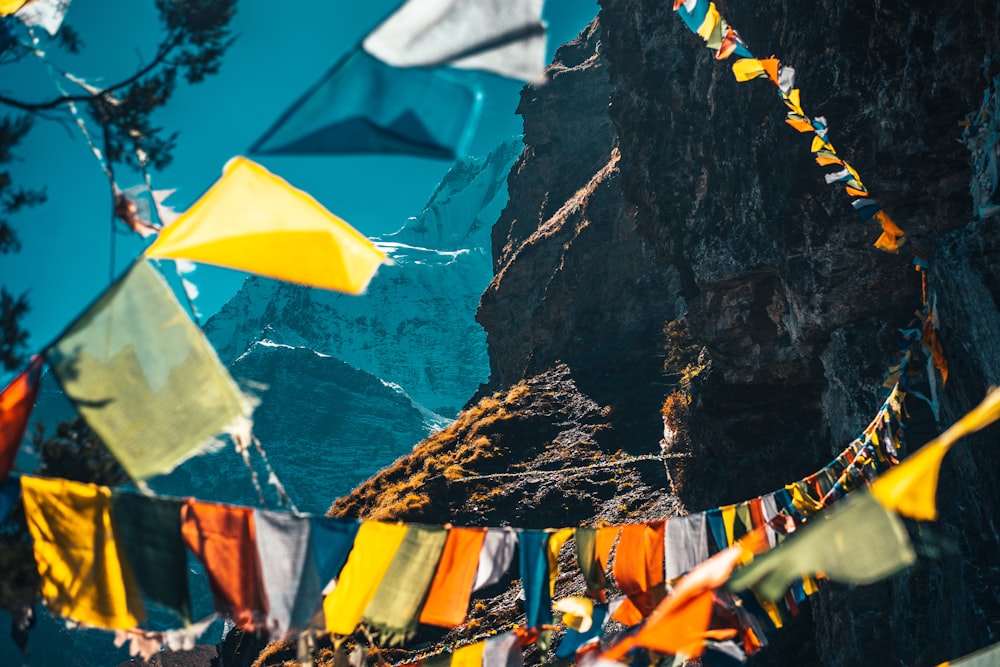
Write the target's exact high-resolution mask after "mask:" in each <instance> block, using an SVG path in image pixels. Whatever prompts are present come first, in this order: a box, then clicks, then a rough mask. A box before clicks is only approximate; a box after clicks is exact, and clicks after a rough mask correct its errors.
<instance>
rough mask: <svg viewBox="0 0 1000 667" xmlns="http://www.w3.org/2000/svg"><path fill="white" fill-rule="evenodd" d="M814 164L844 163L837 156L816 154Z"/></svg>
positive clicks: (826, 165) (822, 165)
mask: <svg viewBox="0 0 1000 667" xmlns="http://www.w3.org/2000/svg"><path fill="white" fill-rule="evenodd" d="M816 164H818V165H819V166H821V167H828V166H830V165H831V164H844V161H843V160H841V159H840V158H839V157H827V156H825V155H817V156H816Z"/></svg>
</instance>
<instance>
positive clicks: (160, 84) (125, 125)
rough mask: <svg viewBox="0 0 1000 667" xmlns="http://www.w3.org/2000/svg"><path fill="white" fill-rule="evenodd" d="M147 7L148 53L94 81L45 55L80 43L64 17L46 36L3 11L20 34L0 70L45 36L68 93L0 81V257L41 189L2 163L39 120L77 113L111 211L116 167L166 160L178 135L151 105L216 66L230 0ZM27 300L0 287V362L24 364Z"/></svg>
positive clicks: (142, 168)
mask: <svg viewBox="0 0 1000 667" xmlns="http://www.w3.org/2000/svg"><path fill="white" fill-rule="evenodd" d="M156 11H157V14H158V16H159V22H160V26H161V28H162V38H161V39H160V42H159V46H158V47H157V49H156V52H155V55H154V56H153V58H152V59H151V60H150V61H149V62H148V63H145V64H142V65H139V66H138V67H137V68H136V70H135V72H134V73H133V74H131V75H130V76H128V77H126V78H124V79H122V80H121V81H117V82H114V83H112V84H110V85H106V86H100V87H95V86H92V85H90V84H88V83H87V82H85V81H83V80H81V79H79V78H77V77H75V76H73V75H72V74H70V73H68V72H64V71H63V70H61V69H60V68H59V67H58V63H55V62H52V61H53V59H54V58H56V57H58V54H59V52H63V53H66V52H68V53H76V52H78V51H80V50H81V49H83V48H85V44H84V41H83V39H82V37H81V36H80V35H79V34H78V33H77V32H76V30H74V29H73V28H72V27H71V26H69V25H64V26H63V27H62V28H61V29H60V31H59V33H58V35H57V36H56V37H54V38H49V36H48V35H47V34H46V33H44V31H38V30H31V29H28V28H27V27H25V26H21V25H20V22H19V21H17V20H16V18H17V16H16V14H15V15H14V16H13V17H9V18H8V25H11V26H14V27H15V29H16V30H15V31H20V34H19V35H18V38H19V39H18V40H17V41H15V42H13V43H10V44H8V45H7V46H6V47H2V50H0V69H2V67H3V66H5V65H9V64H10V63H12V62H16V61H19V60H22V59H25V58H36V57H43V56H41V55H40V51H41V50H39V49H35V48H32V46H33V44H34V40H39V41H40V42H45V44H44V45H45V47H46V48H45V49H44V51H45V53H46V54H47V55H45V56H44V57H45V58H47V59H48V60H49V64H50V65H52V67H51V70H52V71H53V72H55V73H57V75H58V76H60V80H61V84H62V85H63V87H64V89H65V90H67V91H68V92H67V93H66V94H62V95H57V96H55V97H52V98H48V99H42V100H31V99H23V98H21V97H18V95H17V93H16V91H15V92H11V91H9V90H7V89H6V86H7V85H10V84H9V83H8V82H6V81H5V82H4V84H0V105H2V106H5V107H7V108H8V109H10V110H11V112H12V113H11V115H8V116H6V117H4V118H2V119H0V256H2V255H4V254H9V253H13V252H18V251H19V250H20V242H19V240H18V235H17V232H16V230H15V228H14V226H13V225H12V224H11V222H10V218H11V216H13V215H15V214H16V213H17V212H18V211H20V210H22V209H24V208H26V207H30V206H36V205H39V204H41V203H43V202H44V201H45V196H46V193H45V191H44V190H26V189H23V188H20V187H18V186H17V185H16V184H15V183H14V182H13V181H12V178H11V175H10V172H9V171H7V170H6V169H5V167H6V166H7V165H9V164H10V162H12V161H13V160H14V159H15V156H16V148H17V146H18V144H19V142H20V141H21V140H22V139H23V138H24V137H25V136H26V135H27V134H28V132H30V131H31V130H32V129H33V128H34V127H35V126H36V125H37V124H39V123H40V122H43V123H44V122H52V121H55V122H63V123H66V122H70V123H73V124H76V123H77V122H78V121H83V122H84V124H85V126H86V128H87V132H88V134H89V135H90V140H91V141H93V144H94V147H95V148H97V149H98V150H99V151H100V153H101V154H102V156H103V167H104V171H105V173H106V174H107V177H108V184H109V192H110V198H109V214H111V215H114V214H115V211H116V209H117V210H118V211H119V212H120V211H121V207H120V203H119V202H120V200H116V196H117V195H118V194H119V191H118V188H117V186H116V185H115V176H114V170H115V168H116V167H118V166H125V167H127V168H129V169H131V170H135V171H138V172H141V173H143V174H144V175H148V173H149V170H160V169H163V168H164V167H166V166H167V165H168V164H169V163H170V161H171V159H172V157H173V148H174V146H175V144H176V141H177V136H178V134H177V132H176V131H167V130H166V129H165V128H162V127H159V126H157V125H156V124H155V123H154V122H153V120H152V114H153V112H154V111H155V110H156V109H158V108H160V107H162V106H164V105H165V104H167V103H168V102H169V101H170V98H171V96H172V95H173V93H174V90H175V89H176V87H177V84H178V82H179V81H181V80H184V81H187V82H188V83H198V82H200V81H202V80H203V79H204V78H205V77H206V76H209V75H211V74H215V73H216V72H218V71H219V67H220V66H221V64H222V59H223V56H224V55H225V52H226V50H227V48H228V47H229V46H230V44H232V42H233V37H232V35H231V32H230V27H229V24H230V21H231V20H232V18H233V15H234V14H235V11H236V0H156ZM53 53H54V54H55V56H53V55H51V54H53ZM69 91H72V92H69ZM116 203H119V206H116ZM28 309H29V302H28V295H27V294H21V295H13V294H11V293H10V292H8V291H7V290H6V289H5V288H3V287H2V286H0V364H2V365H3V368H4V369H6V370H15V369H17V368H19V367H21V366H23V365H24V363H25V354H26V352H27V349H26V343H27V339H28V333H27V332H26V331H25V330H24V329H23V327H22V321H23V316H24V314H25V313H26V312H27V311H28Z"/></svg>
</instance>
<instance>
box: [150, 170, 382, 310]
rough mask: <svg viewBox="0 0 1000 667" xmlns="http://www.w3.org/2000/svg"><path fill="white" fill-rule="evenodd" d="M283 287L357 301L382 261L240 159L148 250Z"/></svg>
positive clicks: (312, 205)
mask: <svg viewBox="0 0 1000 667" xmlns="http://www.w3.org/2000/svg"><path fill="white" fill-rule="evenodd" d="M146 256H147V257H152V258H158V259H173V260H177V259H186V260H190V261H193V262H203V263H206V264H214V265H216V266H224V267H227V268H231V269H238V270H241V271H249V272H250V273H256V274H258V275H262V276H267V277H270V278H277V279H278V280H285V281H288V282H293V283H299V284H302V285H309V286H312V287H321V288H324V289H330V290H336V291H340V292H346V293H348V294H360V293H361V292H363V291H364V290H365V288H366V287H367V285H368V282H369V281H370V280H371V278H372V276H373V275H375V272H376V271H377V270H378V267H379V265H381V264H382V263H383V262H384V261H386V257H385V254H384V253H382V252H381V251H380V250H379V249H378V248H376V247H375V245H374V244H373V243H372V242H371V241H369V240H368V239H367V238H365V237H364V236H363V235H361V234H360V233H359V232H358V231H357V230H355V229H354V228H353V227H351V226H350V225H348V224H347V223H346V222H344V221H343V220H341V219H340V218H338V217H337V216H335V215H333V214H332V213H330V212H329V211H327V210H326V209H325V208H323V206H322V205H321V204H320V203H319V202H317V201H316V200H315V199H313V198H312V197H311V196H309V195H308V194H307V193H305V192H303V191H302V190H298V189H296V188H294V187H292V186H291V185H290V184H289V183H288V182H287V181H285V180H284V179H282V178H280V177H278V176H275V175H274V174H272V173H271V172H269V171H268V170H267V169H265V168H264V167H262V166H260V165H259V164H257V163H255V162H253V161H251V160H248V159H246V158H244V157H235V158H233V159H232V160H230V161H229V162H227V163H226V166H225V167H224V168H223V171H222V177H221V178H220V179H219V180H218V181H216V182H215V184H214V185H213V186H212V187H211V188H209V190H208V192H206V193H205V194H204V195H203V196H202V197H201V198H200V199H199V200H198V201H196V202H195V203H194V204H193V205H192V206H191V208H189V209H188V210H187V211H185V212H184V213H183V214H181V215H180V216H179V217H178V218H177V220H175V221H174V223H173V224H172V225H170V226H169V227H166V228H165V229H164V230H163V231H162V232H161V233H160V236H159V238H157V240H156V241H155V242H153V244H152V245H150V246H149V247H148V248H147V249H146Z"/></svg>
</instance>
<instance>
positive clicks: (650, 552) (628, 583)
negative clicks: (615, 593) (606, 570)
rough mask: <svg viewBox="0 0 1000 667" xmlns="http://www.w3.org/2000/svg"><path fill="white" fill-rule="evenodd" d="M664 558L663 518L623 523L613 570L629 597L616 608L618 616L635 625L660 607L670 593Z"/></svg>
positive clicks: (616, 618)
mask: <svg viewBox="0 0 1000 667" xmlns="http://www.w3.org/2000/svg"><path fill="white" fill-rule="evenodd" d="M663 560H664V522H663V521H651V522H649V523H645V524H629V525H626V526H623V527H622V535H621V538H620V539H619V540H618V549H617V550H616V551H615V562H614V565H613V566H612V571H613V573H614V575H615V581H617V582H618V588H620V589H621V591H622V593H624V594H625V595H626V596H628V599H627V600H625V601H623V602H622V604H621V605H619V607H618V609H617V610H616V611H615V613H614V615H613V616H614V618H615V620H617V621H620V622H622V623H624V624H626V625H635V624H636V623H638V622H639V621H641V620H642V619H643V618H645V617H646V616H648V615H649V613H650V612H651V611H653V609H655V608H656V605H657V604H659V603H660V600H662V599H663V597H664V595H665V594H666V583H665V581H664V574H665V572H666V568H665V566H664V562H663Z"/></svg>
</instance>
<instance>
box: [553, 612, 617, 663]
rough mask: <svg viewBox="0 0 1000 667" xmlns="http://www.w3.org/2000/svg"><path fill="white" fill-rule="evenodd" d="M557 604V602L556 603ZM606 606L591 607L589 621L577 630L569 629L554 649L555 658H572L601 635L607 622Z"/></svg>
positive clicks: (564, 621)
mask: <svg viewBox="0 0 1000 667" xmlns="http://www.w3.org/2000/svg"><path fill="white" fill-rule="evenodd" d="M556 604H557V605H558V604H559V603H558V602H557V603H556ZM608 618H609V615H608V605H606V604H598V605H593V609H592V611H591V616H590V621H589V623H587V624H584V625H581V626H580V627H578V628H573V627H570V628H569V629H568V630H567V631H566V634H565V635H564V636H563V638H562V641H560V642H559V646H558V647H557V648H556V657H557V658H572V657H573V655H574V654H575V653H576V652H577V650H579V649H580V647H581V646H583V645H584V644H586V643H587V642H589V641H591V640H593V639H597V638H598V637H600V636H601V635H602V634H603V630H604V626H605V625H606V624H607V622H608ZM563 623H564V624H565V625H569V624H568V623H566V616H565V615H564V616H563Z"/></svg>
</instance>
